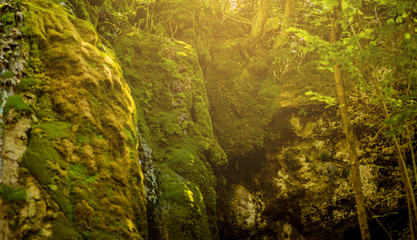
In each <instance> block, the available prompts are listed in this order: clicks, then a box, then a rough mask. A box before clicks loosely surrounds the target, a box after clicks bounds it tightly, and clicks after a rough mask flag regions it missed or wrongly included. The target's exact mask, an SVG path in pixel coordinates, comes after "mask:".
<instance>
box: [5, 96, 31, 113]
mask: <svg viewBox="0 0 417 240" xmlns="http://www.w3.org/2000/svg"><path fill="white" fill-rule="evenodd" d="M12 108H13V109H14V110H15V111H16V112H24V113H31V112H32V109H31V108H30V107H29V106H28V105H26V103H25V102H24V101H23V98H22V97H21V96H20V95H12V96H10V97H9V98H8V99H7V102H6V105H5V106H4V113H5V115H7V114H8V113H9V111H10V109H12Z"/></svg>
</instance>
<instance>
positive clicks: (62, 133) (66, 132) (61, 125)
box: [34, 121, 72, 140]
mask: <svg viewBox="0 0 417 240" xmlns="http://www.w3.org/2000/svg"><path fill="white" fill-rule="evenodd" d="M34 128H39V129H42V130H43V131H44V132H45V133H46V135H47V136H48V138H49V139H52V140H58V139H63V138H70V137H71V136H72V131H71V123H69V122H59V121H55V122H45V123H41V124H38V125H35V126H34Z"/></svg>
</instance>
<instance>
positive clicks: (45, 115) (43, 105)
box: [36, 94, 54, 121]
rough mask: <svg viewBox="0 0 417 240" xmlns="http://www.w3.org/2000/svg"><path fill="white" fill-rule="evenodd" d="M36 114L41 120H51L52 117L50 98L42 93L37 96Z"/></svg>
mask: <svg viewBox="0 0 417 240" xmlns="http://www.w3.org/2000/svg"><path fill="white" fill-rule="evenodd" d="M36 116H37V117H38V118H39V119H41V120H46V121H51V120H52V119H54V112H53V111H52V102H51V98H50V97H49V96H48V95H46V94H44V95H42V96H41V97H39V98H38V102H37V105H36Z"/></svg>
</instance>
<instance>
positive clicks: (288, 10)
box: [274, 0, 297, 49]
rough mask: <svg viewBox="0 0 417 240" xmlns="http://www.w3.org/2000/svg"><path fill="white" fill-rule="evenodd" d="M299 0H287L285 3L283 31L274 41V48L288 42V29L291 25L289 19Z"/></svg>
mask: <svg viewBox="0 0 417 240" xmlns="http://www.w3.org/2000/svg"><path fill="white" fill-rule="evenodd" d="M296 2H297V0H286V1H285V5H284V14H283V16H282V23H281V33H280V34H279V35H278V37H277V39H276V40H275V42H274V49H277V48H278V47H280V46H281V45H282V43H284V42H286V38H287V36H288V32H287V29H288V27H289V20H290V18H291V16H292V14H293V12H294V5H295V3H296Z"/></svg>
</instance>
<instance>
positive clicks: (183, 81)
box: [115, 31, 227, 239]
mask: <svg viewBox="0 0 417 240" xmlns="http://www.w3.org/2000/svg"><path fill="white" fill-rule="evenodd" d="M115 48H116V53H117V55H118V57H119V58H120V59H121V62H122V65H123V70H124V75H125V77H126V79H127V80H128V82H129V84H130V87H131V89H132V95H133V97H134V99H135V102H136V105H137V107H138V112H139V113H140V114H139V119H138V127H139V131H141V132H142V133H143V136H144V137H145V138H146V141H147V142H148V143H149V144H150V146H151V147H152V150H153V153H154V157H155V160H156V167H157V177H158V183H159V186H160V196H161V198H160V200H159V201H160V202H159V206H158V207H157V208H159V210H155V211H159V212H162V213H163V219H166V221H162V222H159V223H158V224H160V225H161V226H159V229H160V233H159V235H160V236H165V237H167V238H173V239H213V238H217V224H216V192H215V186H216V180H215V177H214V175H213V170H212V169H214V170H215V171H217V172H221V171H222V170H224V169H225V167H226V166H227V159H226V155H225V153H224V151H223V150H222V149H221V148H220V146H219V145H218V143H217V141H216V140H215V137H214V135H213V128H212V123H211V118H210V114H209V112H208V107H209V104H208V99H207V96H206V89H205V84H204V78H203V74H202V70H201V68H200V66H199V64H198V55H197V53H196V51H195V49H194V48H192V47H191V46H190V45H188V44H186V43H184V42H181V41H172V40H168V39H165V38H161V37H158V36H153V35H147V34H141V33H139V32H135V31H133V32H127V33H124V34H122V35H121V36H120V37H119V38H118V39H117V41H116V47H115Z"/></svg>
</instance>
